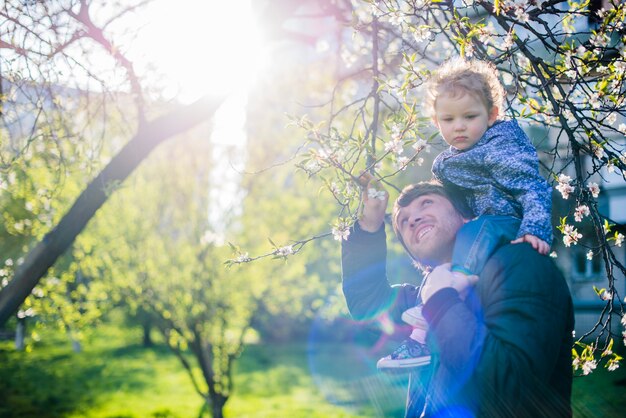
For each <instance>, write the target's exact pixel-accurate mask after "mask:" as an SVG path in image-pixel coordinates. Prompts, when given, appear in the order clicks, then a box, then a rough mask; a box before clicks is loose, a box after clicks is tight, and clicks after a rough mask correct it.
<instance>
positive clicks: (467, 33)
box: [233, 0, 626, 374]
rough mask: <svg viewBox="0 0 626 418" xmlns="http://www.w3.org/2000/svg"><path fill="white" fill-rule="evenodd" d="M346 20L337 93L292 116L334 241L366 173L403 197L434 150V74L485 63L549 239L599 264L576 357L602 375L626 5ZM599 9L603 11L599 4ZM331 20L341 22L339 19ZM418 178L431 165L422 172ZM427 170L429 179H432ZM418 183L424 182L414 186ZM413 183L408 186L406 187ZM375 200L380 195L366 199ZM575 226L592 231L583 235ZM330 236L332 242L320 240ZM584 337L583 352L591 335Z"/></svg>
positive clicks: (483, 4) (613, 294) (615, 305)
mask: <svg viewBox="0 0 626 418" xmlns="http://www.w3.org/2000/svg"><path fill="white" fill-rule="evenodd" d="M330 3H332V4H333V5H335V6H336V8H338V9H339V10H342V11H343V12H345V13H344V14H343V16H344V19H343V21H342V22H341V23H345V24H347V26H348V29H347V30H343V29H342V28H339V29H338V35H337V36H335V39H338V40H339V41H338V45H336V50H335V52H336V57H337V58H338V60H337V61H336V62H335V63H334V66H331V68H333V69H334V70H335V76H336V81H337V83H336V85H335V86H333V88H332V90H331V91H329V92H328V96H329V97H330V99H329V100H327V101H326V102H325V104H323V105H320V106H319V107H320V108H323V109H324V110H325V111H326V116H325V117H317V118H314V119H312V118H310V117H307V116H302V117H294V119H293V122H294V123H295V124H297V125H299V126H300V127H302V128H303V129H304V130H305V131H306V143H305V145H304V146H303V147H302V149H305V150H306V151H305V153H304V155H302V153H301V155H302V158H301V160H300V162H299V164H298V166H299V168H300V169H301V170H303V171H304V172H306V173H307V174H308V175H309V176H311V177H319V178H320V179H322V180H323V182H324V183H325V184H326V189H327V191H328V192H329V193H330V194H331V195H332V196H333V197H334V198H335V200H336V202H337V204H338V207H339V208H340V210H339V214H338V216H337V218H336V220H335V222H334V225H333V228H332V235H333V236H334V238H335V239H336V240H342V239H345V238H346V237H347V236H348V234H349V227H350V226H351V225H352V224H353V223H354V222H355V220H356V219H357V218H358V214H359V210H360V207H359V205H360V193H361V190H360V187H359V185H358V178H359V176H360V175H361V174H362V173H363V172H364V171H368V172H370V173H371V174H373V175H374V176H375V177H376V178H377V179H378V181H379V182H380V183H381V184H383V185H386V186H387V188H389V189H391V190H392V191H393V190H396V191H397V190H399V189H400V187H402V186H403V185H404V184H406V179H407V178H406V176H407V174H406V173H407V172H408V171H415V170H416V168H417V167H419V166H424V165H425V162H426V161H428V160H430V158H432V157H430V156H429V154H428V151H429V150H430V148H431V146H436V144H437V143H438V141H436V140H435V137H436V136H437V134H436V132H435V130H434V128H433V127H432V126H431V123H430V120H429V118H427V117H425V116H424V115H425V112H424V109H423V108H422V107H421V103H422V102H423V99H422V98H423V95H424V92H423V89H422V86H423V84H424V82H425V80H426V79H427V78H428V75H429V74H430V72H431V71H432V70H433V69H434V68H436V67H437V66H438V65H439V64H440V63H441V62H443V61H445V60H446V59H448V58H450V57H453V56H464V57H467V58H470V57H471V58H475V59H480V60H487V61H490V62H492V63H494V64H495V65H496V66H497V68H498V69H499V71H500V78H501V81H502V83H503V85H504V86H505V89H506V91H507V114H508V116H510V117H515V118H517V119H518V120H519V121H520V122H521V123H523V124H524V125H526V126H527V127H528V128H530V129H534V132H540V133H541V134H540V135H533V138H532V139H533V140H534V142H535V145H536V146H537V148H538V149H539V150H540V158H541V163H542V166H543V167H542V169H543V170H544V172H545V174H546V176H547V177H548V178H549V180H551V181H552V183H553V184H554V186H555V189H556V191H557V192H558V194H555V199H557V200H558V201H556V202H555V206H559V207H563V210H564V214H563V215H564V216H562V217H561V218H560V221H559V222H558V223H557V225H556V228H557V229H558V231H560V233H561V237H562V242H563V245H564V246H565V247H566V248H571V247H573V246H576V245H578V246H583V245H584V246H586V247H587V248H586V249H587V257H589V258H594V257H599V258H601V259H602V261H603V264H604V267H605V270H604V271H605V277H606V287H604V288H602V289H597V294H598V298H599V300H602V301H604V309H603V310H602V312H601V314H600V316H599V318H598V322H597V323H596V325H595V326H594V327H593V329H591V330H589V333H587V334H585V335H583V336H580V339H579V341H578V342H577V345H576V346H575V347H574V351H573V353H574V354H573V355H574V367H575V369H577V370H579V369H580V370H581V371H582V373H583V374H587V373H589V372H590V371H591V370H593V368H595V366H596V364H597V363H598V361H604V364H605V366H606V367H607V368H609V369H610V370H614V369H615V368H617V367H618V366H619V360H620V359H621V358H620V357H619V356H618V355H617V354H615V353H613V352H612V347H613V344H614V340H615V338H616V337H618V338H619V339H621V338H623V339H624V341H623V342H624V343H625V344H626V331H623V335H621V336H618V335H614V331H613V329H614V327H612V324H615V322H616V321H619V320H620V319H621V325H622V327H623V328H625V329H626V319H625V318H626V317H625V316H624V310H623V307H622V303H621V298H623V297H624V295H622V294H620V292H619V289H618V287H617V286H616V282H617V279H618V278H623V277H624V275H625V274H626V268H625V266H624V264H623V260H622V259H621V258H620V256H619V253H616V248H617V249H619V248H621V247H622V245H623V241H624V230H623V227H622V226H620V225H616V224H615V222H613V221H612V220H611V219H609V218H608V217H607V216H605V215H604V214H602V213H600V211H599V210H598V199H599V198H600V193H601V190H600V186H599V183H600V182H601V179H602V177H603V176H605V175H607V174H612V175H615V174H617V175H619V176H621V178H622V179H626V146H625V142H624V135H625V134H626V120H625V116H626V102H625V98H624V97H625V95H624V93H625V90H626V85H625V82H624V81H625V78H626V47H625V41H626V26H625V21H626V5H624V4H623V2H620V1H617V0H608V1H602V2H589V1H580V2H578V1H564V0H545V1H544V0H500V1H498V0H496V1H483V0H477V1H473V0H463V1H452V0H448V1H443V0H441V1H438V0H404V1H403V0H378V1H376V0H365V1H357V0H352V1H349V2H348V1H335V2H330ZM600 3H601V4H600ZM338 20H340V18H339V19H338ZM426 166H427V164H426ZM427 168H428V167H426V169H427ZM422 179H423V178H422ZM414 180H415V179H413V181H414ZM367 193H368V194H369V195H370V197H376V196H377V195H378V193H379V191H378V190H376V189H372V190H368V191H367ZM583 225H591V228H588V229H589V230H590V231H592V232H589V233H586V235H589V236H583V232H584V231H583V229H582V226H583ZM327 235H330V233H328V234H327ZM306 242H307V241H297V242H294V243H292V244H291V246H290V247H283V246H281V245H276V246H275V248H274V250H273V251H271V252H270V253H268V254H265V255H262V256H256V257H249V256H247V255H246V257H245V258H241V257H240V258H239V259H237V260H233V262H241V261H249V260H250V259H255V258H258V257H263V256H269V255H271V256H282V255H284V252H285V251H286V248H288V249H289V253H290V254H291V253H293V252H297V251H298V250H299V249H300V248H301V246H302V245H304V244H306ZM592 335H593V341H592V342H591V343H583V340H585V341H588V338H587V337H589V336H592Z"/></svg>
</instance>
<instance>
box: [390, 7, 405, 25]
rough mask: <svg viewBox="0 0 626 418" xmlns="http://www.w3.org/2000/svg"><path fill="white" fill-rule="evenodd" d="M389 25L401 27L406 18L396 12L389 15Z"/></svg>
mask: <svg viewBox="0 0 626 418" xmlns="http://www.w3.org/2000/svg"><path fill="white" fill-rule="evenodd" d="M388 19H389V23H391V24H392V25H394V26H400V25H402V23H403V22H404V16H402V14H401V13H400V12H399V11H395V12H392V13H390V14H389V17H388Z"/></svg>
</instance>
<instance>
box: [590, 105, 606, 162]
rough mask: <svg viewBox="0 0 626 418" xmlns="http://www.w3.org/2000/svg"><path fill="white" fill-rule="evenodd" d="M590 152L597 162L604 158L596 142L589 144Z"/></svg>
mask: <svg viewBox="0 0 626 418" xmlns="http://www.w3.org/2000/svg"><path fill="white" fill-rule="evenodd" d="M594 107H597V106H594ZM591 152H593V155H595V156H596V158H597V159H598V160H601V159H602V158H604V157H605V156H606V154H605V152H604V148H603V147H602V145H600V144H598V143H596V142H594V143H592V144H591Z"/></svg>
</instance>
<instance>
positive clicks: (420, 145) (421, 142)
mask: <svg viewBox="0 0 626 418" xmlns="http://www.w3.org/2000/svg"><path fill="white" fill-rule="evenodd" d="M413 149H415V151H417V152H421V151H422V150H423V151H424V152H430V145H429V144H428V142H427V141H426V140H425V139H423V138H420V139H418V140H417V141H415V144H413Z"/></svg>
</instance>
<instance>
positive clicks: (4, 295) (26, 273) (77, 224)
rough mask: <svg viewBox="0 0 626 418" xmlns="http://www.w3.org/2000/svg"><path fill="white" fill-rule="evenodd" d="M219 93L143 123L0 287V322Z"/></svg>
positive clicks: (207, 113) (211, 107)
mask: <svg viewBox="0 0 626 418" xmlns="http://www.w3.org/2000/svg"><path fill="white" fill-rule="evenodd" d="M223 100H224V98H223V97H219V98H216V99H215V98H214V99H208V98H204V99H201V100H199V101H197V102H196V103H193V104H191V105H189V106H184V107H181V108H178V109H176V110H175V111H172V112H170V113H169V114H167V115H165V116H162V117H161V118H159V119H156V120H154V121H152V122H148V123H146V124H145V125H144V126H143V127H142V128H140V129H139V131H138V132H137V135H136V136H135V137H134V138H133V139H131V140H130V141H129V142H128V144H126V146H124V148H122V149H121V150H120V152H119V153H118V154H117V155H116V156H115V157H113V159H112V160H111V161H110V162H109V164H107V166H106V167H105V168H104V169H103V170H102V171H101V172H100V174H98V176H97V177H96V178H95V179H94V180H93V181H92V182H91V183H90V184H89V185H88V186H87V188H85V189H84V190H83V192H82V193H81V194H80V196H79V197H78V198H77V199H76V201H75V202H74V205H73V206H72V207H71V208H70V210H69V212H67V214H65V216H63V218H62V219H61V221H60V222H59V223H58V224H57V225H56V226H55V227H54V229H53V230H52V231H50V232H49V233H48V234H47V235H46V236H45V237H44V238H43V239H42V240H41V241H40V242H39V243H38V244H37V246H35V248H33V249H32V250H31V251H30V252H29V253H28V254H27V255H26V257H25V260H24V263H22V264H21V265H20V266H19V267H18V268H17V270H16V271H15V275H14V276H13V279H12V280H11V281H10V282H9V284H8V285H7V286H6V287H5V288H4V289H2V291H1V292H0V327H1V326H2V325H4V324H5V322H6V321H7V320H8V319H9V317H10V316H11V315H12V314H13V313H14V312H15V311H17V309H18V308H19V306H20V305H21V304H22V302H24V300H25V299H26V298H27V297H28V295H29V294H30V292H31V291H32V290H33V288H34V287H35V285H36V284H37V283H38V282H39V279H41V277H42V276H43V275H44V274H45V273H46V272H47V271H48V269H49V268H50V267H51V266H52V265H53V264H54V262H55V261H56V260H57V259H58V258H59V257H60V256H61V255H62V254H63V253H64V252H65V250H67V248H68V247H69V246H70V245H72V243H73V242H74V239H75V238H76V236H77V235H78V234H79V233H80V232H81V231H82V230H83V228H84V227H85V226H86V225H87V222H89V220H90V219H91V218H92V217H93V215H94V214H95V213H96V211H97V210H98V209H99V208H100V207H101V206H102V205H103V204H104V202H105V201H106V200H107V199H108V197H109V195H110V193H111V192H112V191H113V189H114V188H115V187H116V186H117V185H118V184H119V183H120V182H122V181H124V180H125V179H126V178H127V177H128V176H129V175H130V173H131V172H132V171H133V170H134V169H135V168H136V167H137V166H138V165H139V163H140V162H141V161H142V160H143V159H145V158H146V157H147V156H148V155H149V154H150V152H152V150H153V149H154V148H155V147H156V146H157V145H159V144H160V143H161V142H163V141H164V140H166V139H168V138H170V137H172V136H174V135H176V134H179V133H181V132H184V131H186V130H187V129H189V128H191V127H193V126H195V125H197V124H199V123H200V122H202V121H204V120H206V119H207V118H209V117H211V116H212V115H213V114H214V113H215V110H217V108H218V107H219V105H220V104H221V103H222V101H223Z"/></svg>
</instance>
